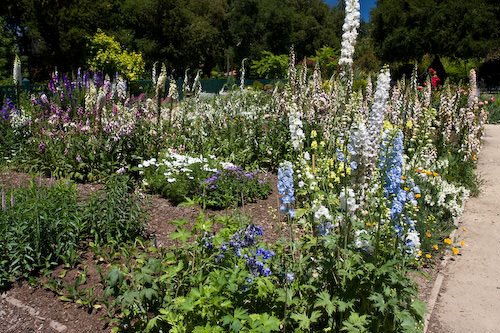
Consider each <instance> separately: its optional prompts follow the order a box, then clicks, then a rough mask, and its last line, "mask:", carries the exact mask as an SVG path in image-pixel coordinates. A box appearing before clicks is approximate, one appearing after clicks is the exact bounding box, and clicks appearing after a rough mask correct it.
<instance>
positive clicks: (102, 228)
mask: <svg viewBox="0 0 500 333" xmlns="http://www.w3.org/2000/svg"><path fill="white" fill-rule="evenodd" d="M131 191H132V188H131V186H130V184H129V179H128V178H127V177H125V176H114V177H111V178H110V179H109V180H108V182H107V184H106V189H105V190H101V191H98V192H96V193H95V194H93V195H92V197H91V198H90V199H89V201H88V202H87V205H86V207H85V209H84V223H83V224H82V232H83V234H84V235H86V236H87V237H90V239H91V240H92V242H93V243H94V244H96V245H97V246H102V245H105V244H107V243H110V242H116V243H118V244H119V243H124V242H128V241H132V240H134V239H136V238H137V237H139V236H141V235H142V234H143V231H144V226H143V224H144V221H145V218H146V215H145V210H144V208H143V205H144V202H143V200H141V199H139V198H138V197H137V195H136V194H134V193H131Z"/></svg>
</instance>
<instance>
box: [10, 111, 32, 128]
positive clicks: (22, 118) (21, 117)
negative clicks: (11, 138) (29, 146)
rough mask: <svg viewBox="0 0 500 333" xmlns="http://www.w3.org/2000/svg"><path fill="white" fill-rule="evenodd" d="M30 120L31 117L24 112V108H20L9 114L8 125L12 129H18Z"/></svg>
mask: <svg viewBox="0 0 500 333" xmlns="http://www.w3.org/2000/svg"><path fill="white" fill-rule="evenodd" d="M30 121H31V117H30V116H29V115H27V114H26V112H24V110H22V109H21V111H18V112H12V114H11V115H10V120H9V122H10V126H12V128H13V129H14V131H16V132H17V131H19V129H21V128H22V127H24V126H25V125H27V124H28V123H29V122H30Z"/></svg>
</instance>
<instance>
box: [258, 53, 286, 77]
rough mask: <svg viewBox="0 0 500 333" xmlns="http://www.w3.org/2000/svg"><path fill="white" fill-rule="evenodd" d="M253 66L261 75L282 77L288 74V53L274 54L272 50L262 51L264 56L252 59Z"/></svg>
mask: <svg viewBox="0 0 500 333" xmlns="http://www.w3.org/2000/svg"><path fill="white" fill-rule="evenodd" d="M251 68H252V70H254V71H256V72H257V75H258V76H259V77H264V78H266V79H282V78H284V77H285V76H286V71H287V69H288V55H286V54H280V55H274V54H273V53H272V52H269V51H262V58H261V59H260V60H254V61H252V66H251Z"/></svg>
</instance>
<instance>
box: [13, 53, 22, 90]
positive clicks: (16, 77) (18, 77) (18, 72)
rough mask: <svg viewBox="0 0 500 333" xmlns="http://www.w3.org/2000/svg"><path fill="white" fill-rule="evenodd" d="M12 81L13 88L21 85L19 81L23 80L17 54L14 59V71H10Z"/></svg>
mask: <svg viewBox="0 0 500 333" xmlns="http://www.w3.org/2000/svg"><path fill="white" fill-rule="evenodd" d="M12 79H13V80H14V85H15V86H17V85H19V84H21V81H22V80H23V77H22V73H21V59H20V58H19V56H18V55H17V54H16V57H15V58H14V69H13V71H12Z"/></svg>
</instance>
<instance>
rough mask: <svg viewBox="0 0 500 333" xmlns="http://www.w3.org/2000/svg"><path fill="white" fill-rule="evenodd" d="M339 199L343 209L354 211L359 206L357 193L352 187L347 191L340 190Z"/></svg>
mask: <svg viewBox="0 0 500 333" xmlns="http://www.w3.org/2000/svg"><path fill="white" fill-rule="evenodd" d="M339 200H340V209H342V210H343V211H350V212H354V211H356V209H357V208H358V205H357V204H356V194H355V193H354V190H353V189H351V188H348V189H347V192H346V191H345V190H342V191H341V192H340V196H339Z"/></svg>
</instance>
